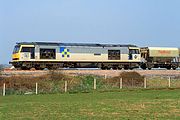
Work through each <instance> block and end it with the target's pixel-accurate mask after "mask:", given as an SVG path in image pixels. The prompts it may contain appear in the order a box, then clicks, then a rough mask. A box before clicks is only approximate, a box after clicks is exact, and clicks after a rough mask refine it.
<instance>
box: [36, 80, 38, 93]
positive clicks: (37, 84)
mask: <svg viewBox="0 0 180 120" xmlns="http://www.w3.org/2000/svg"><path fill="white" fill-rule="evenodd" d="M37 94H38V83H37V82H36V95H37Z"/></svg>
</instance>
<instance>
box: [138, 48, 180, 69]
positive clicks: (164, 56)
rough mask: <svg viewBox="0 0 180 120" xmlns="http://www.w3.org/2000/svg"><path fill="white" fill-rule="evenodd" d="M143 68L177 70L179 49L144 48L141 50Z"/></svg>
mask: <svg viewBox="0 0 180 120" xmlns="http://www.w3.org/2000/svg"><path fill="white" fill-rule="evenodd" d="M140 51H141V60H142V63H141V68H142V69H146V68H148V69H151V68H159V67H160V68H167V69H171V68H172V69H176V68H177V67H178V66H179V65H178V64H179V60H178V59H179V53H180V52H179V50H178V48H168V47H144V48H141V50H140Z"/></svg>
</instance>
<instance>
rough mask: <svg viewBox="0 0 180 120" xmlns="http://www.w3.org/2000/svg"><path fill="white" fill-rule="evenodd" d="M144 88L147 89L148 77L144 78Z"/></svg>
mask: <svg viewBox="0 0 180 120" xmlns="http://www.w3.org/2000/svg"><path fill="white" fill-rule="evenodd" d="M144 88H147V79H146V77H145V78H144Z"/></svg>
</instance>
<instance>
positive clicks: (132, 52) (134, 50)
mask: <svg viewBox="0 0 180 120" xmlns="http://www.w3.org/2000/svg"><path fill="white" fill-rule="evenodd" d="M129 54H139V50H138V49H130V50H129Z"/></svg>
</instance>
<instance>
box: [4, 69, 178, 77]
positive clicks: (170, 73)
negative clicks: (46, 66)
mask: <svg viewBox="0 0 180 120" xmlns="http://www.w3.org/2000/svg"><path fill="white" fill-rule="evenodd" d="M57 71H59V72H62V73H64V74H68V75H98V76H109V77H113V76H118V75H119V74H120V73H122V72H124V71H126V72H129V71H136V72H138V73H139V74H141V75H144V76H180V70H99V69H76V70H75V69H67V70H57ZM49 72H50V71H49V70H36V71H28V70H27V71H24V70H5V71H2V72H1V74H2V75H3V76H13V75H14V76H20V75H26V76H41V75H45V74H48V73H49Z"/></svg>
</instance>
